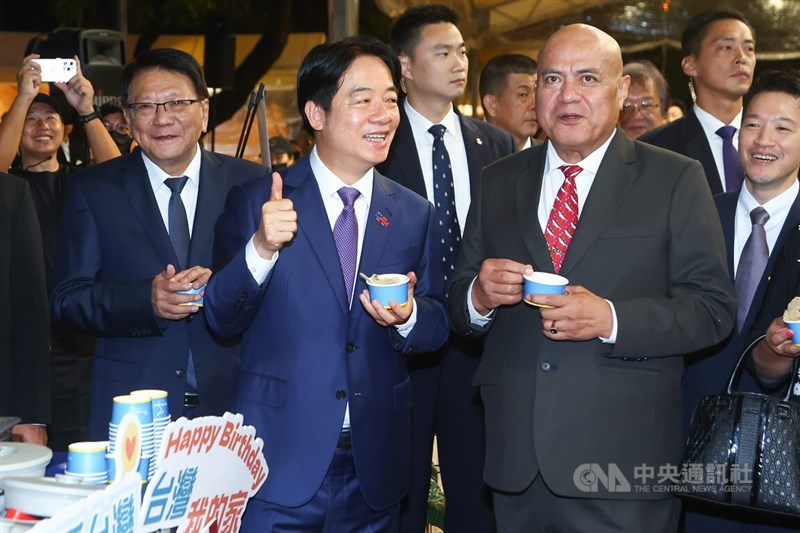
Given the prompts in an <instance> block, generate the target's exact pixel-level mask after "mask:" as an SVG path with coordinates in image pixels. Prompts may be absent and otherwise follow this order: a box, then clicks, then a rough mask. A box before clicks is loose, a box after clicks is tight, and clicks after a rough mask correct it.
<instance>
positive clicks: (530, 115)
mask: <svg viewBox="0 0 800 533" xmlns="http://www.w3.org/2000/svg"><path fill="white" fill-rule="evenodd" d="M535 87H536V61H534V60H533V59H531V58H530V57H528V56H524V55H522V54H508V55H503V56H498V57H493V58H492V59H490V60H489V61H488V62H487V63H486V65H484V67H483V70H482V71H481V79H480V95H481V104H482V105H483V114H484V117H485V118H486V122H488V123H489V124H493V125H495V126H497V127H498V128H501V129H504V130H506V131H507V132H509V133H510V134H511V135H512V136H513V137H514V141H515V142H516V143H517V148H519V149H520V150H524V149H525V148H530V147H531V145H533V146H535V145H537V144H540V143H541V141H539V140H537V139H536V138H535V135H536V132H537V131H538V130H539V124H538V123H537V122H536V97H535V92H534V89H535Z"/></svg>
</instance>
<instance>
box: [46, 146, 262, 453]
mask: <svg viewBox="0 0 800 533" xmlns="http://www.w3.org/2000/svg"><path fill="white" fill-rule="evenodd" d="M263 174H264V171H263V169H262V168H261V167H260V166H258V165H255V164H253V163H250V162H247V161H243V160H239V159H234V158H232V157H227V156H223V155H218V154H214V153H211V152H206V151H203V153H202V162H201V167H200V189H199V191H198V197H197V209H196V214H195V219H194V225H193V229H192V241H191V247H190V250H189V264H190V265H202V266H206V267H210V266H211V253H212V246H213V242H214V225H215V224H216V221H217V218H218V217H219V215H220V213H222V209H223V206H224V202H225V197H226V196H227V194H228V191H229V190H230V188H231V187H232V186H234V185H236V184H240V183H243V182H245V181H247V180H249V179H253V178H256V177H258V176H262V175H263ZM61 227H62V229H61V242H60V244H59V246H60V252H59V261H60V263H59V265H58V267H57V285H56V288H55V290H54V291H53V294H52V295H51V303H52V309H53V313H54V315H55V317H56V319H57V320H58V321H59V322H62V323H63V324H65V325H68V326H71V327H75V328H77V329H81V330H84V331H88V332H90V333H93V334H95V335H96V336H97V337H98V338H97V348H96V356H95V359H94V370H93V376H92V392H91V394H92V396H91V402H92V403H91V413H90V429H89V431H90V434H91V435H92V438H93V439H98V438H101V437H102V436H103V435H106V434H107V430H108V428H107V424H108V422H109V420H110V417H111V404H112V398H113V397H114V396H116V395H119V394H127V393H128V392H130V391H131V390H134V389H141V388H147V389H163V390H166V391H167V392H168V393H169V407H170V413H172V416H173V419H174V418H175V417H177V416H180V415H181V414H182V413H183V394H184V392H185V387H186V377H185V374H186V368H187V363H188V353H189V350H190V349H191V351H192V357H193V359H194V365H195V373H196V376H197V387H198V391H199V394H200V410H201V412H202V414H208V415H210V414H218V415H219V414H222V413H223V412H224V411H225V410H226V409H228V408H229V407H230V400H231V397H232V388H233V380H234V373H235V368H236V360H237V356H238V346H237V345H236V343H222V342H220V341H219V340H218V339H215V338H214V337H213V336H212V334H211V332H210V331H209V329H208V327H207V325H206V323H205V317H204V315H205V313H204V312H203V310H201V311H199V312H198V314H197V315H193V316H190V317H188V318H186V319H184V320H181V321H170V320H163V319H159V318H157V317H156V316H155V315H154V313H153V307H152V303H151V286H152V281H153V278H154V277H155V276H156V274H158V273H159V272H162V271H163V270H164V268H166V265H167V264H172V265H177V264H178V263H177V259H176V257H175V252H174V250H173V248H172V243H171V241H170V239H169V234H168V233H167V230H166V228H165V226H164V222H163V219H162V218H161V214H160V213H159V211H158V205H157V203H156V200H155V197H154V196H153V190H152V188H151V186H150V181H149V180H148V176H147V170H146V169H145V166H144V162H143V160H142V156H141V153H140V151H139V150H136V151H134V153H133V154H130V155H125V156H122V157H121V158H117V159H114V160H111V161H108V162H106V163H103V164H101V165H95V166H93V167H90V168H88V169H87V170H86V171H84V172H83V173H81V174H80V175H76V176H74V178H73V179H72V182H71V183H70V187H69V191H68V193H67V200H66V203H65V206H64V214H63V221H62V226H61Z"/></svg>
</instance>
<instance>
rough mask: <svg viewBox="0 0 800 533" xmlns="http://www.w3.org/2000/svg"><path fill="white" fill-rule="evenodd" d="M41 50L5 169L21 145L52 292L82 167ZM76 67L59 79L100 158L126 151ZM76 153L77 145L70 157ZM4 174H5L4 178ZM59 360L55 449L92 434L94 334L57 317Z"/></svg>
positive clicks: (22, 83)
mask: <svg viewBox="0 0 800 533" xmlns="http://www.w3.org/2000/svg"><path fill="white" fill-rule="evenodd" d="M38 57H39V56H38V55H36V54H32V55H29V56H27V57H26V58H25V59H24V60H23V62H22V67H21V68H20V70H19V72H18V73H17V91H18V93H17V96H16V97H15V98H14V101H13V102H12V104H11V108H10V109H9V111H8V114H7V115H6V117H5V119H4V120H3V122H2V123H0V169H7V168H8V167H9V165H10V164H11V162H12V161H13V160H14V156H15V154H17V152H18V153H19V158H18V159H17V163H16V164H15V165H13V166H12V167H11V169H10V170H9V172H10V173H11V174H14V175H16V176H19V177H20V178H22V179H23V180H25V181H26V182H27V183H28V185H29V186H30V190H31V193H32V196H33V203H34V206H35V207H36V214H37V217H38V219H39V224H38V226H39V228H40V230H41V237H40V238H41V239H42V243H43V247H44V261H45V263H44V264H45V275H46V279H47V290H48V293H49V292H50V291H52V290H53V287H54V285H55V263H56V253H57V252H56V249H57V245H58V241H59V232H60V229H61V211H62V207H63V205H64V200H65V197H66V189H67V185H68V183H69V181H70V180H71V179H72V178H73V177H74V175H75V172H74V169H73V167H72V166H71V165H70V164H67V163H66V161H62V160H61V159H60V155H59V149H60V148H61V146H62V142H63V140H64V136H65V130H66V125H65V120H64V112H63V110H62V109H61V106H60V104H59V102H58V100H56V99H55V98H54V97H52V96H50V95H47V94H44V93H40V92H39V89H40V88H41V85H42V78H41V67H40V66H39V64H38V63H37V62H36V61H35V59H36V58H38ZM76 63H77V73H76V74H75V76H74V77H73V78H72V79H70V80H69V81H68V82H67V83H55V84H54V85H55V86H56V87H58V88H59V89H60V90H61V91H62V92H63V94H64V97H65V98H66V101H67V102H68V103H69V105H70V106H72V107H73V108H74V109H75V111H76V112H77V114H78V116H79V117H80V120H81V122H83V123H84V125H85V130H86V135H87V137H88V140H89V144H90V146H91V148H92V152H93V153H94V158H95V160H96V161H98V162H102V161H107V160H110V159H112V158H114V157H119V155H120V152H119V150H118V149H117V147H116V145H115V144H114V141H113V140H112V139H111V137H110V136H109V134H108V132H107V131H106V130H105V128H104V127H103V125H102V123H101V122H100V120H98V115H97V113H96V112H95V111H94V105H93V100H94V89H93V87H92V84H91V83H90V82H89V80H87V79H86V78H85V77H84V76H83V74H82V72H81V68H80V62H79V61H77V58H76ZM75 157H76V154H75V152H74V151H71V159H73V161H74V159H75ZM1 179H3V177H2V176H0V180H1ZM50 324H51V326H52V328H51V340H50V345H51V357H50V362H51V365H52V378H53V379H52V401H53V408H52V420H51V424H50V425H49V426H48V431H49V433H50V437H49V443H50V446H51V447H52V448H53V449H55V450H66V449H67V446H68V445H69V444H70V443H71V442H78V441H82V440H86V439H87V438H88V423H89V383H90V380H91V365H92V361H91V358H92V354H93V353H94V338H93V337H92V336H91V335H86V334H84V333H80V332H77V331H75V330H74V329H73V328H69V327H61V326H58V325H57V324H56V323H55V321H52V320H51V321H50Z"/></svg>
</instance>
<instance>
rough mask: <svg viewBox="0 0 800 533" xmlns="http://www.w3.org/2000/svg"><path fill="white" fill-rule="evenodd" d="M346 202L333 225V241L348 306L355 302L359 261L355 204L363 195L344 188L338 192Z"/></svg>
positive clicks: (352, 189) (351, 188) (355, 190)
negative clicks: (354, 291) (337, 254)
mask: <svg viewBox="0 0 800 533" xmlns="http://www.w3.org/2000/svg"><path fill="white" fill-rule="evenodd" d="M337 192H338V193H339V197H340V198H341V199H342V202H344V208H343V209H342V212H341V214H340V215H339V218H337V219H336V224H334V225H333V239H334V240H335V241H336V249H337V250H338V251H339V263H340V264H341V265H342V276H343V277H344V288H345V290H346V291H347V305H348V307H349V306H350V302H352V301H353V283H354V282H355V279H356V260H357V259H358V220H356V212H355V209H353V204H354V203H355V202H356V199H357V198H358V197H359V196H360V195H361V193H360V192H359V191H358V189H354V188H353V187H342V188H341V189H339V190H338V191H337Z"/></svg>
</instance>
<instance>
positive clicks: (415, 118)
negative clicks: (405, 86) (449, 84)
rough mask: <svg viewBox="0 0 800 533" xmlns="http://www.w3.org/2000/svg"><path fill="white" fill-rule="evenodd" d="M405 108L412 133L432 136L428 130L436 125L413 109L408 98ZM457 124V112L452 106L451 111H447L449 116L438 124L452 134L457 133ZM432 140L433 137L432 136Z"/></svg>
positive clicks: (404, 102) (404, 103)
mask: <svg viewBox="0 0 800 533" xmlns="http://www.w3.org/2000/svg"><path fill="white" fill-rule="evenodd" d="M403 107H404V108H405V111H406V116H407V117H408V123H409V125H410V126H411V131H414V132H417V133H425V134H426V135H428V136H430V133H428V130H429V129H430V127H431V126H433V125H434V123H433V122H431V121H430V120H428V119H427V118H425V117H423V116H422V115H421V114H419V112H418V111H417V110H416V109H414V108H413V107H411V103H410V102H409V101H408V98H406V99H405V100H404V101H403ZM457 123H458V115H456V112H455V111H453V105H452V104H450V109H448V110H447V114H446V115H445V116H444V118H442V120H441V122H437V124H441V125H443V126H444V127H445V128H447V133H451V134H452V133H453V132H454V131H456V127H458V125H457ZM431 138H433V137H432V136H431Z"/></svg>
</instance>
